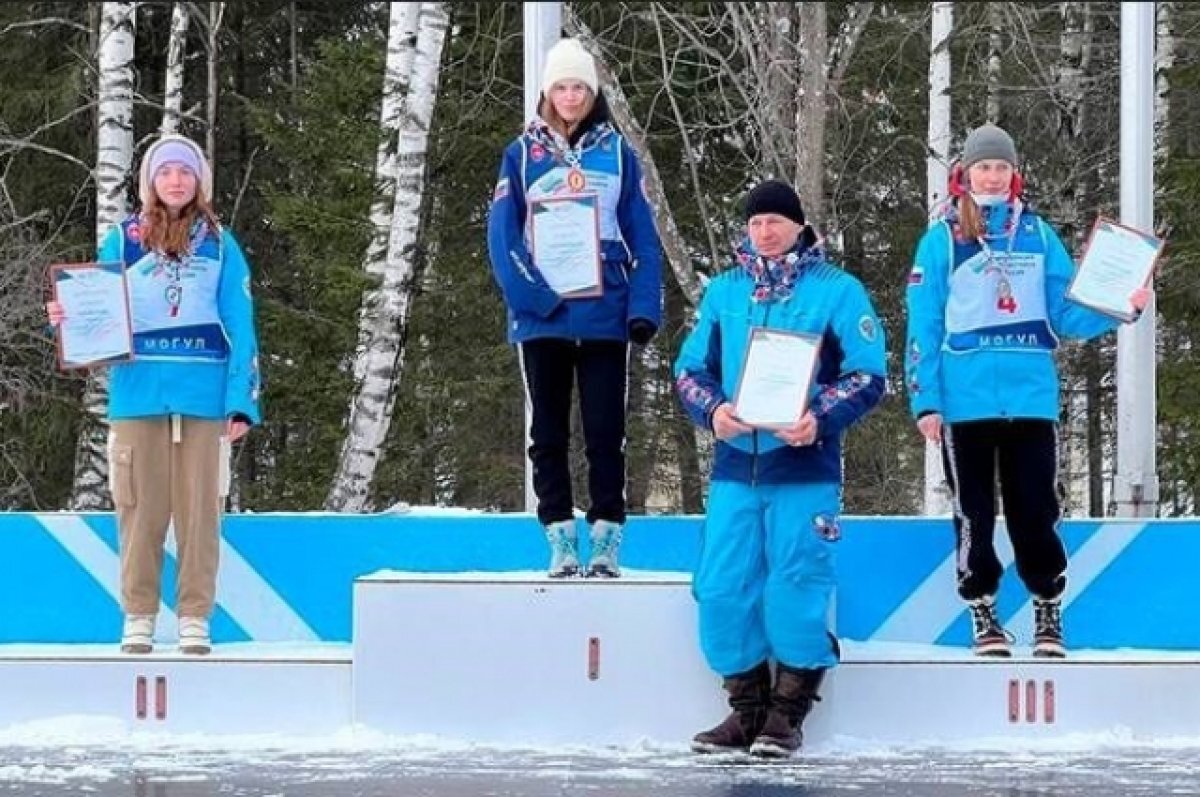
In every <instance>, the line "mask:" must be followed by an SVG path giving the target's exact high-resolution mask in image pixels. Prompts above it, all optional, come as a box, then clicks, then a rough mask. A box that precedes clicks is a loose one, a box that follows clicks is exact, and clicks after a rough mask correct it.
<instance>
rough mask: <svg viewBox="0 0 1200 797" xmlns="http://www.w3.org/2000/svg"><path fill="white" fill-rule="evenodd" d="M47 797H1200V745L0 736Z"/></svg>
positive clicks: (6, 763)
mask: <svg viewBox="0 0 1200 797" xmlns="http://www.w3.org/2000/svg"><path fill="white" fill-rule="evenodd" d="M8 794H28V795H44V797H63V796H65V795H93V796H94V797H116V795H120V796H121V797H128V796H129V795H135V796H137V797H141V796H143V795H144V797H209V796H211V797H217V795H238V796H244V797H268V795H271V796H279V795H296V796H297V797H319V796H320V797H351V796H352V795H353V796H354V797H401V796H403V797H409V796H410V795H411V796H412V797H418V796H419V795H426V796H427V797H483V796H484V795H513V796H517V795H527V796H528V797H551V796H552V795H553V796H554V797H558V795H576V796H577V797H581V796H582V795H594V796H595V797H618V796H619V797H625V795H653V797H717V796H718V795H721V796H722V797H735V796H736V797H784V795H787V797H843V796H845V797H849V795H855V796H856V797H884V796H885V795H886V796H887V797H984V796H985V795H995V796H996V797H1001V796H1003V797H1026V796H1027V795H1028V796H1029V797H1032V795H1039V796H1040V797H1140V796H1142V795H1145V797H1151V796H1153V797H1166V796H1167V795H1200V739H1192V740H1179V741H1178V742H1174V743H1157V744H1155V745H1154V746H1140V745H1137V744H1135V743H1133V742H1131V741H1130V740H1129V739H1124V738H1121V737H1119V736H1115V735H1108V736H1104V737H1094V736H1093V737H1078V738H1069V737H1068V738H1063V739H1059V740H1056V741H1054V742H1053V743H1052V744H1049V745H1048V744H1046V743H1044V742H1039V743H1037V744H1036V745H1035V744H1034V743H1013V742H1005V743H1002V744H993V745H988V744H975V745H974V746H971V747H966V746H964V747H961V748H950V747H942V748H937V749H933V748H921V749H915V748H912V749H906V748H903V747H888V748H883V747H878V746H867V745H862V744H857V743H855V742H854V741H853V740H847V739H839V740H836V741H834V742H831V743H829V744H826V745H821V746H816V747H814V748H813V749H810V750H808V751H806V752H805V753H804V754H803V755H802V756H801V757H799V758H797V759H795V760H793V761H790V762H787V763H758V762H749V761H741V760H727V759H712V758H708V757H699V756H695V755H692V754H690V753H689V752H687V750H686V748H685V747H684V746H683V745H682V744H680V745H676V746H638V747H627V748H602V749H596V748H569V747H562V748H555V749H520V748H495V747H481V746H474V745H467V744H461V743H456V742H454V741H450V740H445V739H434V738H413V737H409V738H394V737H386V736H381V735H378V734H375V733H371V732H369V731H365V730H361V729H349V730H347V731H345V732H344V733H341V734H337V735H333V736H329V737H323V738H288V737H277V736H260V737H243V738H238V737H220V738H217V737H204V736H182V735H179V736H172V735H163V734H161V733H159V734H153V735H150V734H139V733H137V732H131V731H129V730H128V729H127V727H126V726H125V725H124V724H123V723H120V722H113V721H107V720H94V719H88V718H64V719H58V720H54V721H52V722H42V723H33V724H26V725H21V726H14V727H10V728H6V729H0V795H8Z"/></svg>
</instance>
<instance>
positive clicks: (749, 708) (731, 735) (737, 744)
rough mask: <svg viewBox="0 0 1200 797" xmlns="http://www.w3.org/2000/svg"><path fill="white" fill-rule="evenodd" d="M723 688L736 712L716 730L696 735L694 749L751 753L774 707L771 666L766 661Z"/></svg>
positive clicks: (699, 751)
mask: <svg viewBox="0 0 1200 797" xmlns="http://www.w3.org/2000/svg"><path fill="white" fill-rule="evenodd" d="M724 686H725V691H726V692H728V693H729V705H730V707H731V708H732V709H733V713H731V714H730V715H729V716H728V717H726V718H725V720H724V722H722V723H721V724H720V725H718V726H716V727H715V728H710V729H709V730H707V731H703V732H701V733H698V734H696V736H695V738H693V739H692V750H693V751H695V752H697V753H729V752H734V751H739V750H748V749H750V745H751V744H752V743H753V742H754V739H755V737H756V736H758V732H759V730H761V729H762V726H763V722H765V721H766V718H767V711H768V710H769V709H770V707H771V667H770V665H769V664H767V662H765V661H764V662H763V663H762V664H760V665H758V666H757V667H755V668H754V669H753V670H750V671H748V672H744V673H742V674H740V675H734V676H730V677H729V678H726V679H725V684H724Z"/></svg>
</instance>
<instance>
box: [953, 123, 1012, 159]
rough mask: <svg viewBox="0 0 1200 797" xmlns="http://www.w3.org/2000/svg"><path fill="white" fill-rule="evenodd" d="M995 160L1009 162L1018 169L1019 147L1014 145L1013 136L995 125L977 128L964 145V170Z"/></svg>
mask: <svg viewBox="0 0 1200 797" xmlns="http://www.w3.org/2000/svg"><path fill="white" fill-rule="evenodd" d="M993 159H994V160H1002V161H1008V162H1009V163H1011V164H1012V165H1013V167H1014V168H1015V167H1016V165H1017V145H1016V144H1014V143H1013V140H1012V136H1010V135H1009V134H1008V133H1006V132H1005V131H1004V130H1003V129H1002V128H999V127H996V126H995V125H983V126H982V127H977V128H975V129H974V130H972V131H971V134H970V135H968V136H967V141H966V143H965V144H963V155H962V164H963V168H964V169H969V168H971V167H972V166H974V165H975V164H976V163H979V161H985V160H993Z"/></svg>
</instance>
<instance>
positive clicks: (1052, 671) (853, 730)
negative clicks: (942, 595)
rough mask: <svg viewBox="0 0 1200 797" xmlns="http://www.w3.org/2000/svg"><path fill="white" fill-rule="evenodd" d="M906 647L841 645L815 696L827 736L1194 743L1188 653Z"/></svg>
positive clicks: (1196, 699) (1191, 655)
mask: <svg viewBox="0 0 1200 797" xmlns="http://www.w3.org/2000/svg"><path fill="white" fill-rule="evenodd" d="M912 647H923V648H925V650H914V651H913V652H912V653H909V654H907V655H899V656H897V655H889V654H888V653H887V650H886V648H887V646H886V645H883V646H879V645H875V646H873V645H862V644H854V643H850V644H848V645H846V656H845V659H844V662H843V664H842V666H841V667H839V668H838V669H837V670H836V671H835V673H834V674H833V676H832V677H831V678H830V682H831V688H830V689H829V690H828V694H827V696H826V697H825V700H826V702H828V703H829V706H830V708H831V709H832V712H831V714H832V716H831V717H830V718H829V719H830V721H829V723H828V728H827V730H829V731H832V733H834V734H836V735H837V736H844V737H848V738H854V739H863V740H870V741H872V742H883V743H897V744H905V745H914V746H923V745H930V744H932V745H943V744H949V745H963V744H986V743H988V742H990V741H992V740H999V739H1016V740H1052V739H1055V738H1062V737H1067V736H1082V735H1117V736H1122V737H1130V738H1132V739H1136V740H1139V741H1146V740H1152V739H1159V740H1162V739H1182V738H1191V739H1195V738H1197V737H1200V691H1198V690H1196V689H1195V688H1194V684H1195V683H1196V682H1197V680H1198V679H1200V655H1198V654H1197V653H1195V652H1187V653H1163V652H1158V653H1156V652H1153V651H1119V652H1118V651H1073V652H1071V653H1070V654H1069V658H1067V659H1062V660H1057V661H1055V660H1046V659H1036V658H1033V657H1032V656H1030V655H1028V654H1027V653H1026V655H1017V656H1015V657H1014V658H1012V659H1009V660H1004V659H983V658H977V657H974V656H972V655H971V654H970V652H969V651H966V650H961V649H945V648H940V649H939V648H933V647H931V646H912ZM1017 652H1018V654H1020V653H1023V652H1025V651H1021V650H1018V651H1017Z"/></svg>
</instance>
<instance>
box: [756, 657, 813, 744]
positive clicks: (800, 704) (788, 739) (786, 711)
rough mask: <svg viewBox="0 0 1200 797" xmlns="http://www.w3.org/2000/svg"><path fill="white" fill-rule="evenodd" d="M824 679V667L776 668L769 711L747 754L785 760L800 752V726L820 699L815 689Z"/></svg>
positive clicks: (802, 737) (801, 736) (782, 666)
mask: <svg viewBox="0 0 1200 797" xmlns="http://www.w3.org/2000/svg"><path fill="white" fill-rule="evenodd" d="M824 679H825V669H824V668H822V669H817V670H797V669H794V668H792V667H786V666H784V665H782V664H781V665H779V667H778V672H777V674H776V677H775V691H774V692H773V693H772V694H771V710H770V711H769V712H768V713H767V721H766V722H764V723H763V726H762V729H761V730H760V731H759V732H758V736H757V738H755V740H754V744H753V745H751V747H750V753H751V755H756V756H762V757H764V758H787V757H789V756H791V755H792V754H793V753H795V752H796V751H797V750H799V749H800V744H801V742H802V741H803V740H804V734H803V733H802V732H801V730H800V727H801V725H803V724H804V718H805V717H807V716H808V713H809V712H810V711H812V707H813V703H814V702H816V701H818V700H820V699H821V698H820V697H819V696H818V695H817V690H818V689H820V687H821V681H823V680H824Z"/></svg>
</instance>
